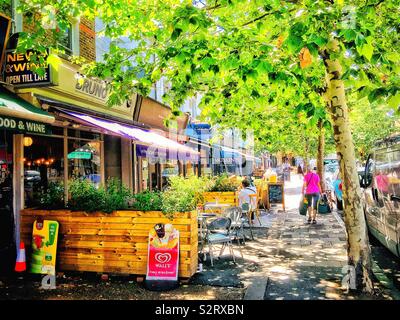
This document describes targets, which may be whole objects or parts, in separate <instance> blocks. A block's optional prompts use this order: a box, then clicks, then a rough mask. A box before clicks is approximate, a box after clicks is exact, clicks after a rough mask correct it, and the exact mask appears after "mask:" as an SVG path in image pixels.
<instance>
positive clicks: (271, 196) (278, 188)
mask: <svg viewBox="0 0 400 320" xmlns="http://www.w3.org/2000/svg"><path fill="white" fill-rule="evenodd" d="M268 203H269V205H271V204H282V205H283V209H284V210H285V193H284V185H283V183H280V182H277V183H268Z"/></svg>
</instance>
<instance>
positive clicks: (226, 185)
mask: <svg viewBox="0 0 400 320" xmlns="http://www.w3.org/2000/svg"><path fill="white" fill-rule="evenodd" d="M213 182H214V183H213V185H212V186H211V187H210V188H209V189H208V191H210V192H233V191H237V189H238V186H239V185H238V182H237V180H236V179H232V178H229V177H228V175H227V174H221V175H220V176H217V177H214V178H213Z"/></svg>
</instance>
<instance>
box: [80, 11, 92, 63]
mask: <svg viewBox="0 0 400 320" xmlns="http://www.w3.org/2000/svg"><path fill="white" fill-rule="evenodd" d="M95 37H96V34H95V23H94V21H91V20H88V19H86V18H81V21H80V24H79V47H80V56H81V57H83V58H85V59H87V60H89V61H94V60H96V39H95Z"/></svg>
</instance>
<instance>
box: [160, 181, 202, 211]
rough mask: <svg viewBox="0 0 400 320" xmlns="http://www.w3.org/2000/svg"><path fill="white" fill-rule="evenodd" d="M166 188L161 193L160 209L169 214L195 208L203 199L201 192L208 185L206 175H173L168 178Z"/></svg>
mask: <svg viewBox="0 0 400 320" xmlns="http://www.w3.org/2000/svg"><path fill="white" fill-rule="evenodd" d="M169 184H170V186H169V187H168V189H167V190H165V191H164V192H163V194H162V211H163V212H164V213H165V214H167V215H168V216H171V215H172V214H173V213H174V212H187V211H192V210H195V209H196V206H197V204H198V203H201V202H202V201H203V200H204V199H203V192H205V191H206V190H207V189H208V188H209V187H210V180H209V179H208V178H207V177H200V178H199V177H197V176H194V175H192V176H189V177H187V178H184V177H181V176H174V177H170V178H169Z"/></svg>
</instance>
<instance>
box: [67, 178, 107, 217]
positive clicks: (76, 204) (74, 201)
mask: <svg viewBox="0 0 400 320" xmlns="http://www.w3.org/2000/svg"><path fill="white" fill-rule="evenodd" d="M68 191H69V193H70V198H69V200H68V208H70V209H71V210H74V211H87V212H94V211H102V209H103V208H104V201H105V198H106V195H105V190H104V188H103V187H101V186H100V187H98V188H97V187H96V186H95V185H94V184H93V183H92V182H90V181H89V180H80V179H73V180H71V181H70V183H69V188H68Z"/></svg>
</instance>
